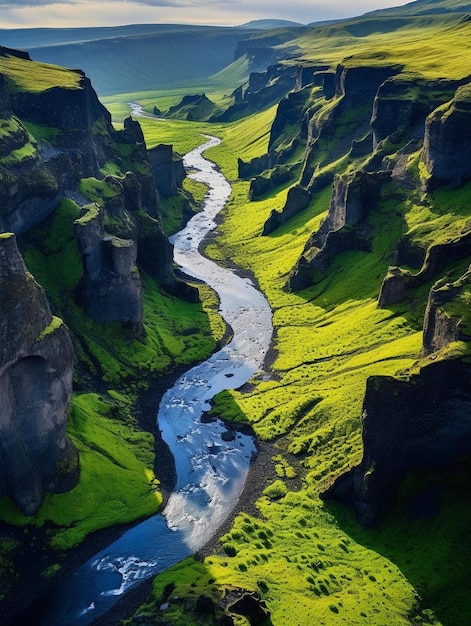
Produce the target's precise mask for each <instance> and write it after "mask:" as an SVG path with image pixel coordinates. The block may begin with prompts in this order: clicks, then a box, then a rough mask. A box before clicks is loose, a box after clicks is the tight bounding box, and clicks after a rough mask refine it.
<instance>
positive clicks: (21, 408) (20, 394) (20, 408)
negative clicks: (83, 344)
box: [0, 233, 79, 515]
mask: <svg viewBox="0 0 471 626" xmlns="http://www.w3.org/2000/svg"><path fill="white" fill-rule="evenodd" d="M0 283H1V286H2V298H1V300H0V345H1V348H0V397H1V398H2V402H1V405H0V494H1V495H8V496H10V497H11V498H12V499H13V500H14V501H15V502H16V504H17V505H18V506H19V507H20V509H21V510H22V511H23V512H24V513H25V514H26V515H32V514H34V513H35V512H36V511H37V509H38V507H39V505H40V503H41V500H42V497H43V494H44V492H45V491H50V492H54V493H60V492H62V491H67V490H69V489H71V488H72V487H73V486H74V485H75V484H76V483H77V480H78V471H79V466H78V455H77V452H76V450H75V448H74V447H73V445H72V444H71V442H70V440H69V439H68V437H67V436H66V412H67V407H68V404H69V400H70V395H71V392H72V370H73V363H74V354H73V348H72V343H71V340H70V337H69V334H68V331H67V329H66V327H65V325H64V324H63V323H62V322H61V320H59V319H57V318H53V317H52V315H51V311H50V309H49V305H48V302H47V299H46V296H45V294H44V292H43V291H42V289H41V288H40V287H39V285H38V284H37V283H36V282H35V281H34V279H33V277H32V276H31V274H29V272H28V271H27V269H26V266H25V264H24V262H23V259H22V257H21V255H20V253H19V251H18V248H17V245H16V238H15V236H14V235H13V234H11V233H7V234H3V235H0Z"/></svg>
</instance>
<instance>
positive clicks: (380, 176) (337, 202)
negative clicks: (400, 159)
mask: <svg viewBox="0 0 471 626" xmlns="http://www.w3.org/2000/svg"><path fill="white" fill-rule="evenodd" d="M389 178H390V173H389V172H379V173H368V172H365V171H363V170H358V171H356V172H354V173H353V174H346V175H344V176H337V177H336V178H335V180H334V187H333V191H332V199H331V202H330V208H329V213H328V215H327V218H326V219H325V220H324V221H323V222H322V224H321V226H320V228H319V230H318V231H317V232H315V233H313V234H312V235H311V237H310V238H309V240H308V241H307V243H306V245H305V247H304V251H303V254H302V255H301V258H300V259H299V260H298V262H297V264H296V266H295V267H294V269H293V271H292V273H291V276H290V278H289V280H288V288H289V289H291V290H293V291H294V290H295V289H296V290H297V289H304V288H305V287H308V286H309V285H310V284H311V278H310V271H309V270H310V269H317V270H319V271H321V272H324V271H325V270H326V269H327V267H328V265H329V263H330V262H331V260H332V259H333V258H334V257H335V256H336V255H337V254H339V253H340V252H345V251H346V250H363V251H365V252H367V251H369V249H370V242H369V226H368V217H369V215H370V212H371V210H372V209H373V208H374V207H375V206H376V204H377V201H378V198H379V194H380V190H381V186H382V185H383V184H385V183H386V182H387V181H388V180H389Z"/></svg>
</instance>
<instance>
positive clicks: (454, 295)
mask: <svg viewBox="0 0 471 626" xmlns="http://www.w3.org/2000/svg"><path fill="white" fill-rule="evenodd" d="M470 285H471V271H470V270H469V269H468V271H467V272H466V273H465V274H464V275H463V276H461V278H459V279H458V280H457V281H455V282H453V283H446V284H445V285H442V284H437V285H434V286H433V287H432V289H431V290H430V293H429V297H428V301H427V308H426V309H425V317H424V330H423V353H424V354H425V355H429V354H432V353H433V352H437V351H438V350H441V349H442V348H445V347H446V346H448V345H449V344H450V343H453V342H455V341H470V340H471V336H470V329H469V328H466V327H465V325H464V321H463V320H464V319H466V316H467V314H468V308H469V305H468V301H467V292H468V291H469V287H470Z"/></svg>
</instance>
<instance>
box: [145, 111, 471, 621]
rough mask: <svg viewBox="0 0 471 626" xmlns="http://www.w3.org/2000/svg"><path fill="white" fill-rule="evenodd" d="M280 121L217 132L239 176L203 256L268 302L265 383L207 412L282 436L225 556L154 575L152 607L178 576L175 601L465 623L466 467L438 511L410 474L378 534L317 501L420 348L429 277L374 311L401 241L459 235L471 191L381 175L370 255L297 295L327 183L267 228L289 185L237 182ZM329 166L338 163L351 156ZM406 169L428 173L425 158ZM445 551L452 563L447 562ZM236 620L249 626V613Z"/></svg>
mask: <svg viewBox="0 0 471 626" xmlns="http://www.w3.org/2000/svg"><path fill="white" fill-rule="evenodd" d="M272 116H273V110H271V111H266V112H264V113H262V114H259V115H258V116H253V117H250V118H247V119H245V120H242V121H240V122H237V123H231V124H227V125H219V126H213V127H211V128H210V130H209V132H213V133H214V134H217V135H219V136H220V137H221V138H222V139H223V142H222V144H221V145H220V146H219V147H216V148H214V149H211V150H209V151H208V152H207V157H208V158H210V159H212V160H214V161H215V162H216V163H217V164H218V165H219V166H220V167H221V169H222V171H223V172H224V173H225V175H226V176H227V177H228V178H229V180H230V181H231V184H232V185H233V193H232V197H231V200H230V202H229V205H228V207H227V209H226V210H225V211H224V214H223V218H224V219H223V221H222V223H221V224H220V226H219V227H218V237H217V238H216V240H213V241H212V242H211V244H210V245H208V247H207V253H208V254H209V255H210V256H212V257H213V258H215V259H217V260H218V261H219V262H221V263H223V264H224V263H227V264H232V263H236V264H237V265H239V266H241V267H244V268H245V269H247V270H249V271H250V272H251V273H253V275H254V276H255V278H256V280H257V281H258V284H259V285H260V287H261V289H262V290H263V291H264V293H265V294H266V295H267V297H268V299H269V302H270V304H271V306H272V309H273V312H274V326H275V339H274V357H273V362H272V364H271V368H270V377H269V378H268V379H267V377H266V376H257V375H256V376H254V378H253V380H252V381H251V384H250V385H247V386H246V387H245V388H244V389H243V390H242V391H231V392H225V393H223V394H221V395H220V396H219V397H217V398H216V401H215V403H214V404H215V407H214V410H213V413H214V414H217V415H221V416H223V417H226V418H227V419H237V420H242V421H247V422H250V424H251V425H252V427H253V428H254V431H255V433H256V434H257V436H258V437H259V438H260V439H266V440H271V441H275V442H276V447H277V448H278V451H277V452H278V453H277V456H276V460H275V470H274V472H273V475H271V476H266V477H265V481H266V482H265V483H264V484H263V485H262V486H264V487H265V490H264V494H263V497H262V498H261V499H260V500H259V501H258V504H257V506H258V509H259V514H258V515H256V516H254V515H247V514H244V513H243V514H241V515H239V516H238V517H237V518H236V520H235V523H234V526H233V528H232V530H230V532H228V533H227V534H226V535H225V536H224V537H223V538H222V547H221V550H220V551H219V552H218V553H216V554H214V555H212V556H210V557H208V558H206V560H205V561H204V565H201V564H198V563H196V562H194V561H192V560H190V561H187V562H185V563H183V564H181V565H179V566H177V567H176V568H173V569H171V570H169V571H168V572H166V573H165V574H163V575H161V576H160V577H158V578H157V579H156V582H155V595H156V602H157V605H158V604H159V602H160V601H161V599H162V597H164V596H165V593H164V590H165V589H166V590H167V591H168V589H169V587H168V585H172V584H175V585H176V588H175V590H174V592H173V594H174V595H175V596H179V597H181V596H192V597H194V598H195V599H196V598H197V597H198V596H199V595H201V594H206V595H207V594H209V595H212V596H213V598H214V599H215V601H219V600H220V596H221V594H223V593H224V590H225V589H230V588H232V587H240V588H243V589H247V590H249V591H255V592H257V593H258V594H259V595H260V596H261V597H262V599H263V600H264V601H265V602H266V604H267V607H268V609H269V611H270V613H271V617H272V621H273V623H274V624H280V625H281V624H283V625H284V624H286V623H295V624H297V625H298V626H304V625H306V626H307V625H311V624H312V623H319V624H332V625H337V624H342V623H346V624H372V625H375V626H383V625H385V624H389V623H391V624H398V625H401V624H404V625H406V624H412V623H414V624H450V625H451V624H453V625H461V624H463V625H465V624H466V623H467V621H466V620H467V615H468V614H469V598H468V599H467V593H466V589H465V584H464V581H465V580H466V575H464V577H460V572H461V573H462V574H464V573H466V572H468V573H469V561H468V560H467V554H468V551H467V548H465V549H464V550H463V551H462V552H460V546H467V545H468V542H467V538H466V535H467V531H466V528H467V527H468V526H469V522H470V521H471V508H470V506H469V503H467V502H466V501H465V498H464V496H463V492H462V490H461V488H460V487H459V485H460V484H461V483H462V480H463V474H462V473H460V469H458V470H456V472H455V474H454V475H447V476H443V477H442V480H443V481H445V482H447V484H448V486H450V487H451V489H450V491H449V493H448V495H447V502H446V503H444V504H443V506H442V508H441V509H440V511H439V512H438V513H437V515H436V517H435V518H434V519H433V521H432V520H414V519H412V518H411V516H410V511H409V508H408V506H409V502H410V498H411V497H412V498H413V494H414V493H416V492H417V490H418V489H423V488H424V485H425V486H426V485H427V484H428V483H429V482H431V483H432V484H433V480H434V479H433V477H430V476H428V477H423V476H416V477H412V478H411V479H410V481H409V483H408V485H407V486H406V487H405V488H404V490H403V495H402V499H401V500H400V502H399V503H398V504H397V505H396V508H395V510H394V511H393V512H392V513H391V514H390V516H389V517H388V518H387V519H386V520H385V522H384V524H383V525H382V527H381V528H380V529H379V530H369V531H365V530H362V529H361V528H359V526H358V525H357V523H356V521H355V520H354V519H353V515H352V514H351V513H350V512H349V511H348V510H346V509H344V508H342V507H335V506H332V505H326V504H324V503H322V502H321V500H320V498H319V493H320V492H321V491H322V490H323V489H324V488H325V487H326V486H327V485H328V484H330V483H331V481H332V479H333V478H334V477H336V476H338V475H339V474H340V473H342V472H343V471H345V470H347V469H348V468H349V467H351V466H352V465H354V464H356V463H358V462H359V461H360V458H361V455H362V443H361V433H360V430H361V411H362V402H363V397H364V392H365V385H366V380H367V378H368V377H369V376H373V375H395V374H398V373H400V372H405V371H407V370H408V369H409V368H411V367H413V366H414V364H415V363H416V362H417V359H418V358H419V354H420V350H421V345H422V323H423V315H424V307H425V300H426V293H427V291H428V289H429V288H430V284H427V285H424V286H423V287H422V288H421V292H420V293H418V292H417V293H415V294H412V295H411V297H410V298H409V299H407V300H406V301H405V302H404V303H402V304H400V305H395V306H392V307H388V308H387V309H378V308H377V305H376V303H377V296H378V293H379V290H380V287H381V283H382V280H383V278H384V276H385V274H386V272H387V269H388V266H389V265H390V264H391V262H392V259H393V251H394V248H395V246H396V243H397V240H398V238H399V237H400V236H401V234H405V233H408V234H409V235H410V236H412V237H413V238H414V240H415V241H419V240H420V241H423V242H424V243H426V244H430V243H432V242H434V241H437V238H438V240H439V239H440V237H445V238H446V237H447V236H448V235H450V236H452V235H453V232H455V231H456V229H459V228H461V227H462V225H463V224H464V221H465V220H466V216H467V215H469V209H468V208H467V206H466V200H465V198H467V197H468V195H469V189H468V186H467V187H465V188H463V190H461V191H460V192H459V193H457V194H456V195H454V196H453V199H451V198H450V196H449V194H447V193H446V191H441V192H439V191H437V192H434V193H433V194H431V195H429V197H428V199H427V200H426V201H423V198H421V196H420V193H419V192H417V193H416V194H411V195H410V196H409V195H407V194H406V195H405V194H404V193H401V190H400V188H398V187H397V186H396V184H394V183H391V184H388V185H385V186H384V188H383V193H382V198H381V203H380V207H379V209H378V210H377V211H376V212H375V214H374V215H373V216H372V217H371V218H370V225H371V227H372V230H373V232H374V236H373V240H372V249H371V252H368V253H366V252H360V251H350V252H345V253H343V254H341V255H339V256H338V257H337V258H336V259H335V261H334V262H333V264H332V265H331V267H330V268H329V272H328V273H326V274H325V275H324V276H321V275H319V276H317V277H316V284H315V285H314V286H312V287H310V288H309V289H306V290H304V291H302V292H300V293H289V292H287V291H286V290H285V285H286V281H287V278H288V275H289V272H290V271H291V270H292V268H293V265H294V264H295V262H296V260H297V258H298V257H299V255H300V254H301V252H302V250H303V248H304V245H305V243H306V240H307V238H308V237H309V235H310V234H311V232H312V231H315V230H316V229H317V228H318V227H319V224H320V222H321V220H322V219H323V218H324V217H325V215H326V212H327V210H328V207H329V202H330V193H331V190H330V189H329V188H327V189H326V190H324V191H321V192H317V193H316V194H314V196H313V198H312V201H311V203H310V205H309V206H308V207H307V209H305V211H303V212H302V213H300V214H298V215H297V216H295V217H294V218H292V219H291V220H290V221H289V222H288V223H287V224H285V225H284V226H282V227H281V228H279V229H278V230H277V231H276V232H275V233H273V234H272V235H270V236H267V237H262V236H261V232H262V228H263V225H264V223H265V221H266V219H267V218H268V216H269V215H270V212H271V211H272V210H273V209H281V208H282V207H283V205H284V203H285V200H286V195H287V188H283V187H280V188H278V189H276V190H274V192H273V193H270V195H269V196H265V197H262V198H261V199H259V200H257V201H255V202H249V201H248V189H249V183H248V182H246V181H241V180H238V179H237V158H238V157H240V158H242V159H244V160H249V159H250V158H252V157H255V156H260V155H261V154H263V153H264V152H265V151H266V148H267V142H268V135H269V129H270V123H271V119H272ZM172 124H173V123H172ZM173 128H175V129H177V128H184V127H180V126H178V127H177V126H176V125H175V126H174V127H173ZM203 128H204V127H202V126H201V125H200V126H198V130H200V131H201V130H202V129H203ZM168 129H169V133H170V131H171V129H172V126H171V125H170V126H168ZM146 132H148V133H149V134H150V132H151V131H150V128H147V129H146ZM350 165H351V163H350ZM334 166H335V168H336V170H337V171H341V168H342V167H348V166H349V162H348V160H346V161H345V162H342V163H337V164H334ZM410 167H411V168H415V170H414V171H415V173H414V176H415V177H416V179H417V180H418V178H419V172H418V159H417V158H415V159H411V166H410ZM464 269H465V267H464V264H463V265H462V266H460V267H459V268H458V267H457V268H456V269H455V271H456V272H459V271H464ZM300 478H301V479H302V482H301V485H302V486H301V487H300V486H299V485H300V482H299V479H300ZM458 513H459V521H456V522H455V520H456V517H457V515H458ZM425 550H428V552H427V557H426V558H424V551H425ZM454 559H456V560H454ZM453 560H454V561H453ZM448 561H450V562H451V561H453V565H452V566H451V565H450V566H447V567H444V566H443V563H444V562H447V563H448ZM452 583H453V584H452ZM149 610H151V609H149ZM169 611H170V613H169V614H168V615H166V618H167V619H168V618H169V617H171V623H172V624H183V623H185V620H187V616H185V611H184V608H183V604H182V603H181V602H179V601H177V600H176V601H175V602H174V603H172V602H171V603H170V608H169ZM294 615H295V617H294V618H293V616H294ZM293 619H294V621H293ZM236 623H238V624H239V623H240V624H242V623H244V624H245V622H244V621H243V620H242V618H241V620H240V621H237V619H236Z"/></svg>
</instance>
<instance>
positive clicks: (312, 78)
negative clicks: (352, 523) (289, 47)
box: [295, 65, 329, 90]
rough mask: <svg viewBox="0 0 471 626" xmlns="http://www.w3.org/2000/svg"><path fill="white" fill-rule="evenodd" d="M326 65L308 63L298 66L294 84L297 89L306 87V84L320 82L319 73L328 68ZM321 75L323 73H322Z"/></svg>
mask: <svg viewBox="0 0 471 626" xmlns="http://www.w3.org/2000/svg"><path fill="white" fill-rule="evenodd" d="M328 69H329V66H328V65H308V66H299V67H298V68H297V71H296V86H295V88H296V89H297V90H299V89H302V88H303V87H306V86H307V85H313V84H317V85H319V84H321V82H323V81H321V80H320V79H319V74H320V73H323V72H325V70H328ZM322 76H323V74H322Z"/></svg>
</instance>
